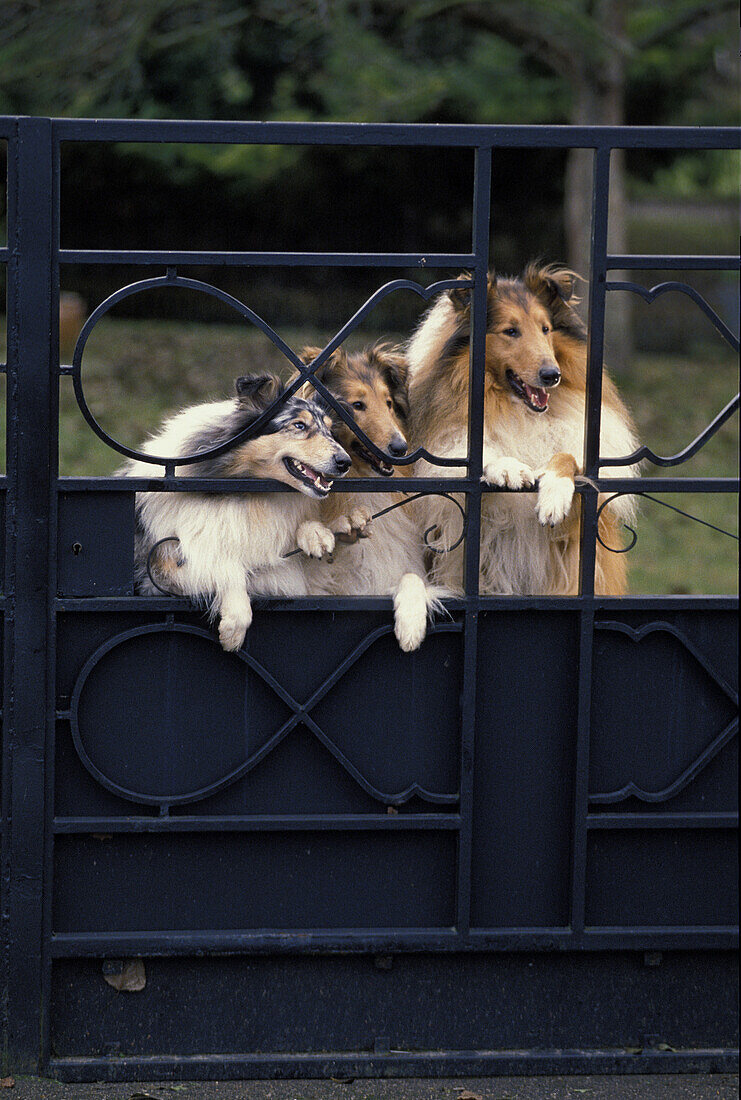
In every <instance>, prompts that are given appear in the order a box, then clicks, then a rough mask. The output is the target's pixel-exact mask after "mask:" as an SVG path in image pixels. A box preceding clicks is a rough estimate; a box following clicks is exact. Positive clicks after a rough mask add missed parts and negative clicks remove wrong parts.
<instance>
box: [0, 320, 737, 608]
mask: <svg viewBox="0 0 741 1100" xmlns="http://www.w3.org/2000/svg"><path fill="white" fill-rule="evenodd" d="M2 332H3V334H4V326H3V327H2ZM329 335H330V334H328V333H320V332H316V331H313V332H312V331H311V330H307V329H302V330H301V332H300V333H299V332H292V331H283V332H281V336H282V337H283V338H284V339H285V340H286V342H287V343H288V344H289V345H290V346H291V347H293V348H300V347H301V345H302V344H304V343H313V344H322V343H323V342H325V341H326V339H327V338H328V336H329ZM1 350H2V349H0V351H1ZM3 354H4V352H3ZM285 367H286V361H285V359H284V358H283V357H282V356H281V354H280V353H279V352H278V351H277V350H276V349H275V348H274V347H273V345H272V344H271V343H270V342H269V341H268V340H267V339H266V338H265V337H264V336H263V335H262V334H261V333H259V332H257V331H255V330H248V331H245V330H243V329H242V328H239V327H237V326H231V325H214V324H210V325H202V324H182V323H179V322H162V321H121V320H112V319H111V320H105V321H103V322H101V324H100V325H99V326H98V327H97V328H96V330H95V333H94V334H93V336H92V337H91V339H90V341H89V344H88V347H87V349H86V352H85V360H84V368H83V377H84V385H85V393H86V395H87V399H88V403H89V405H90V407H91V408H92V410H93V412H94V413H95V415H96V416H97V417H98V419H99V420H100V422H101V424H102V425H103V427H105V428H106V430H108V431H109V432H110V434H111V435H112V436H114V437H115V438H116V439H118V440H120V441H121V442H122V443H127V444H129V445H131V446H136V445H137V444H139V443H140V442H141V440H142V439H143V438H144V437H145V436H146V435H147V434H148V433H149V432H151V431H153V430H154V429H156V428H157V426H158V425H159V424H160V423H161V421H162V418H163V417H164V416H165V415H166V414H167V413H169V412H172V411H174V410H176V409H178V408H181V407H183V406H185V405H189V404H193V403H196V402H198V401H203V400H207V399H213V398H217V397H219V396H225V395H227V394H229V393H231V392H232V389H233V384H234V378H235V377H237V376H238V375H240V374H245V373H249V372H251V371H262V370H269V371H276V372H280V371H284V370H285ZM617 381H618V385H619V387H620V389H621V392H622V393H623V395H624V396H625V398H626V400H627V402H628V404H629V405H630V407H631V409H632V411H633V414H634V417H635V420H636V423H637V425H638V429H639V435H640V438H641V440H642V441H643V442H645V443H647V444H648V445H649V446H650V447H652V449H653V450H654V451H656V452H657V453H658V454H673V453H676V452H677V451H679V450H681V449H682V448H683V447H685V446H686V445H687V444H688V443H689V442H690V441H691V440H693V439H694V438H695V436H696V435H698V434H699V433H700V432H701V431H702V429H703V428H704V427H705V426H706V425H707V424H708V423H709V421H710V420H711V419H712V418H713V417H714V416H715V415H716V414H717V413H718V412H719V411H720V410H721V409H722V408H723V406H724V405H725V404H726V402H727V401H728V400H729V398H730V397H731V396H732V395H733V394H734V393H736V391H737V386H738V382H737V371H736V364H735V361H734V359H733V357H732V356H731V355H730V353H724V352H723V351H722V349H718V348H717V347H716V345H708V347H707V348H703V349H702V350H701V351H700V352H698V351H696V350H695V349H692V353H691V356H690V354H687V355H686V356H681V355H671V356H668V355H653V354H652V355H637V356H636V357H635V360H634V362H633V363H632V364H631V366H630V368H628V369H625V370H623V371H621V373H620V374H619V375H618V377H617ZM2 382H3V384H4V379H3V380H2ZM0 396H2V394H0ZM0 415H2V417H3V419H4V415H5V403H4V400H3V401H1V402H0ZM59 416H60V471H61V473H63V474H73V475H79V474H87V475H98V474H109V473H111V472H112V471H113V470H114V469H115V468H116V467H117V466H118V465H119V456H118V454H116V453H115V452H113V451H111V450H110V449H109V448H107V447H106V446H105V444H104V443H102V442H101V441H100V440H99V439H98V438H97V437H96V436H95V435H94V434H93V433H92V432H91V431H90V429H89V428H88V427H87V425H86V424H85V422H84V420H83V419H82V416H81V414H80V411H79V409H78V408H77V404H76V402H75V398H74V394H73V391H72V384H71V381H70V379H69V378H62V379H61V380H60V414H59ZM4 438H5V433H4V431H2V432H1V433H0V439H1V440H2V442H3V444H4ZM737 454H738V417H737V416H735V417H734V418H732V420H731V421H730V422H729V423H728V424H726V425H725V426H724V428H722V429H721V431H720V432H719V433H718V434H717V435H716V436H715V437H714V438H713V439H712V440H711V441H710V443H708V444H707V445H706V446H705V447H704V448H703V449H702V450H701V451H700V453H699V454H697V455H696V456H695V457H694V458H693V459H692V460H691V461H690V462H688V463H686V464H685V465H684V466H682V467H681V468H679V469H674V470H663V469H661V468H655V467H648V468H647V470H646V473H647V474H648V475H649V476H650V475H657V476H662V474H676V475H677V476H690V475H693V476H696V477H723V476H725V477H729V476H736V472H737ZM662 499H664V500H666V501H667V502H669V503H673V504H675V505H676V506H678V507H680V508H682V509H683V510H684V511H687V512H690V513H692V514H694V515H697V516H699V517H700V518H702V519H704V520H706V521H707V522H708V523H712V524H715V525H716V526H718V527H722V528H725V529H726V530H730V531H733V532H734V533H736V534H737V533H738V523H737V511H736V500H735V497H734V496H733V495H732V494H723V495H721V494H714V495H709V494H695V495H691V496H684V495H682V496H679V495H676V494H674V495H671V496H665V497H663V498H662ZM638 534H639V539H638V543H637V545H636V547H635V548H634V549H633V550H632V551H631V552H630V557H629V566H630V588H631V591H632V592H636V593H638V592H642V593H680V592H681V593H712V592H716V593H728V592H735V591H737V564H738V553H737V548H738V543H736V542H734V541H733V540H732V539H729V538H728V537H726V536H724V535H721V534H718V533H716V532H715V531H711V530H709V529H708V528H706V527H701V526H700V525H699V524H696V523H692V522H691V521H690V520H687V519H683V518H682V517H681V516H678V515H676V514H675V513H674V512H671V511H669V510H668V509H666V508H662V507H661V506H660V505H658V504H654V503H651V502H649V501H645V502H644V503H643V505H642V507H641V515H640V520H639V525H638Z"/></svg>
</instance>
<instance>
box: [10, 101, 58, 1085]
mask: <svg viewBox="0 0 741 1100" xmlns="http://www.w3.org/2000/svg"><path fill="white" fill-rule="evenodd" d="M53 192H54V188H53V168H52V143H51V123H50V122H49V120H46V119H24V120H19V121H18V122H17V124H16V128H15V133H14V134H13V137H12V138H11V139H10V140H9V142H8V240H9V251H10V258H9V263H8V267H9V270H8V368H9V369H8V380H9V381H8V393H7V403H8V413H9V415H8V427H7V433H8V474H7V517H8V526H9V529H10V532H11V534H12V538H11V539H10V540H9V546H8V547H7V553H6V577H5V592H6V599H7V601H8V603H9V605H10V606H9V610H8V612H7V615H6V617H7V618H8V620H9V624H10V626H11V629H6V631H5V658H6V659H5V691H4V698H5V701H6V723H5V729H4V734H5V736H4V758H5V759H4V768H3V802H4V805H5V807H6V808H7V810H6V829H5V834H4V836H3V883H4V885H5V891H4V895H5V896H4V901H3V907H2V924H3V938H4V941H5V945H6V950H5V960H4V963H5V967H6V974H7V994H6V996H5V997H4V998H3V1002H4V1005H8V1006H12V1007H8V1008H7V1009H5V1010H4V1014H5V1020H4V1023H5V1024H6V1027H7V1033H6V1034H7V1039H6V1044H7V1047H8V1049H10V1050H11V1051H12V1052H13V1053H14V1054H15V1055H16V1058H17V1062H16V1064H17V1066H18V1072H22V1071H23V1070H26V1071H27V1072H35V1069H36V1068H37V1067H38V1053H39V1049H40V1046H43V1032H44V1027H45V1013H44V1009H43V992H44V990H45V989H48V986H47V984H46V975H47V971H48V962H47V955H46V949H45V943H46V942H48V940H47V937H46V936H45V935H44V881H45V878H46V876H45V873H44V872H45V870H46V868H47V859H48V848H47V841H46V837H47V835H48V832H49V830H48V829H47V826H48V820H49V819H48V811H49V809H50V806H51V803H50V801H49V797H48V795H49V773H50V771H52V766H51V753H50V746H51V744H52V743H53V742H52V741H51V731H52V726H51V722H50V717H51V715H52V714H53V683H54V662H55V650H54V644H53V642H52V641H51V640H50V639H51V638H52V634H51V621H52V615H53V612H52V609H51V605H50V592H49V587H48V583H47V581H48V577H49V576H50V575H53V572H54V565H55V539H54V537H53V532H54V516H55V508H54V505H53V502H52V493H53V485H54V478H55V474H56V452H57V447H56V438H57V437H56V420H57V416H56V408H57V406H56V399H57V395H56V393H55V389H58V387H54V386H52V385H51V378H52V371H51V370H50V348H51V341H52V340H53V339H54V337H55V336H56V332H57V320H56V318H55V316H54V310H53V303H55V302H56V294H55V286H54V278H53V270H54V261H53V230H52V204H51V203H50V201H49V199H50V196H51V195H52V194H53ZM39 440H41V441H42V442H41V445H39ZM28 517H32V519H31V522H30V523H29V522H28ZM47 881H49V880H48V879H47ZM8 945H12V946H13V948H14V949H13V950H12V951H11V950H9V946H8Z"/></svg>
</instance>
